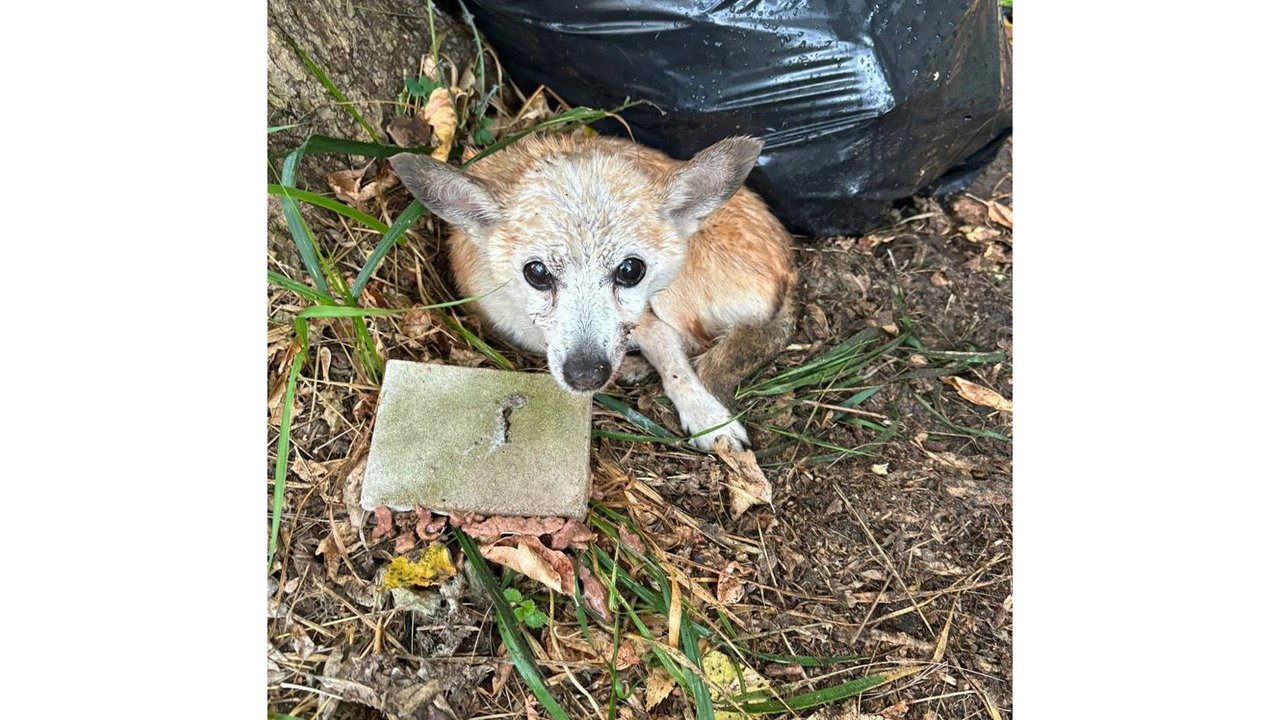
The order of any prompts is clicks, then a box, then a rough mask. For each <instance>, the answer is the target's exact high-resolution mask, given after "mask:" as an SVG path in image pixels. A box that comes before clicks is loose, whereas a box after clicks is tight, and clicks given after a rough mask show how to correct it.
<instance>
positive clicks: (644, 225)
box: [391, 135, 795, 449]
mask: <svg viewBox="0 0 1280 720" xmlns="http://www.w3.org/2000/svg"><path fill="white" fill-rule="evenodd" d="M761 147H762V143H761V142H760V141H759V140H755V139H752V138H729V139H727V140H723V141H721V142H719V143H717V144H715V145H713V146H711V147H710V148H707V149H706V150H704V151H702V152H701V153H699V154H698V155H697V156H695V157H694V158H693V159H692V160H690V161H688V162H685V163H681V162H678V161H675V160H672V159H671V158H669V157H667V156H666V155H664V154H662V153H660V152H658V151H656V150H652V149H650V148H646V147H642V146H640V145H636V144H635V143H631V142H627V141H625V140H619V139H614V138H604V137H584V136H574V135H544V136H540V137H534V136H530V137H526V138H524V139H523V140H521V141H519V142H517V143H515V144H513V145H511V146H510V147H508V148H506V149H504V150H502V151H501V152H498V153H495V154H493V155H491V156H489V157H486V158H483V159H481V160H479V161H477V162H476V163H475V164H474V165H472V166H471V167H470V168H469V169H468V170H467V171H466V172H465V173H463V172H462V171H459V170H458V169H456V168H453V167H451V166H448V165H446V164H444V163H440V162H437V161H435V160H432V159H431V158H429V157H426V156H422V155H413V154H407V153H406V154H401V155H397V156H395V157H394V158H392V159H391V163H392V165H393V166H394V167H395V170H396V173H397V174H398V175H399V176H400V179H401V181H402V182H403V183H404V185H405V186H406V187H407V188H408V189H409V191H410V192H412V193H413V195H414V196H415V197H417V198H418V199H419V200H421V201H422V203H423V204H424V205H426V206H427V207H428V208H430V209H431V211H432V212H434V213H435V214H437V215H439V216H440V217H442V218H443V219H445V220H447V221H448V222H449V223H450V224H451V225H452V226H453V233H452V234H451V236H450V238H449V252H450V260H451V261H452V266H453V273H454V277H455V279H456V282H457V284H458V286H459V290H461V291H462V292H463V293H464V294H465V295H468V296H476V297H478V298H479V300H477V301H476V302H473V303H470V304H469V305H468V307H471V308H473V309H475V310H476V311H478V312H479V313H480V315H481V316H482V318H483V319H484V320H485V321H487V323H488V324H489V325H490V326H491V327H492V328H494V329H495V330H497V331H498V332H499V333H500V334H501V335H502V336H503V337H505V338H507V339H508V340H510V341H512V342H514V343H515V344H517V345H519V346H521V347H523V348H526V349H528V350H532V351H537V352H545V353H546V355H547V362H548V365H549V367H550V370H551V374H552V376H553V377H555V378H556V380H557V382H559V383H560V384H561V386H563V387H564V388H565V389H566V390H568V391H570V392H592V391H594V390H597V389H599V387H601V386H603V385H604V384H607V383H608V382H609V381H612V380H614V379H617V378H618V377H619V375H620V374H622V373H623V372H624V370H625V371H626V373H625V374H626V375H628V376H635V375H637V374H640V373H639V372H638V371H640V370H643V369H645V368H643V367H642V366H638V364H639V359H638V358H634V357H629V356H627V355H626V353H627V351H628V350H635V349H638V350H639V351H640V352H641V353H642V354H643V356H644V358H645V359H646V360H647V361H648V363H649V364H652V366H653V367H654V368H655V369H656V370H657V371H658V373H659V375H660V376H661V378H662V383H663V386H664V390H665V391H666V394H667V396H668V397H669V398H671V401H672V402H673V403H674V404H675V407H676V410H677V411H678V412H679V414H680V419H681V422H682V424H683V425H684V427H685V429H686V430H687V431H689V432H690V433H693V434H697V433H700V432H702V431H705V430H708V429H710V428H716V427H717V426H720V427H719V428H718V429H715V430H712V431H711V432H708V433H706V434H704V435H701V436H699V437H696V438H695V439H694V443H695V444H696V445H698V446H699V447H701V448H703V449H709V448H710V447H712V444H713V443H714V441H715V439H716V438H718V437H725V438H727V439H728V440H729V442H730V445H731V446H734V447H741V446H742V445H744V444H747V443H748V438H747V433H746V430H745V429H744V428H743V427H742V425H741V424H740V423H738V422H736V421H733V422H730V418H731V417H732V413H730V412H729V411H728V410H727V409H726V408H725V406H724V404H722V400H723V401H729V400H731V399H732V394H733V392H734V389H735V388H736V387H737V384H738V382H739V381H741V380H742V379H743V378H744V377H745V376H746V375H747V374H748V373H750V372H752V371H753V370H755V369H756V368H757V367H759V366H760V365H761V364H763V363H764V362H766V361H767V360H768V359H769V358H770V357H772V356H773V355H774V354H776V353H777V352H778V351H779V350H781V349H782V348H783V347H785V346H786V343H787V342H788V340H789V338H790V336H791V330H792V327H793V324H794V322H793V320H794V318H793V316H794V302H793V299H792V293H793V290H794V286H795V271H794V269H793V267H792V259H791V236H790V234H789V233H787V231H786V230H785V229H784V228H783V227H782V225H781V224H780V223H779V222H778V221H777V219H775V218H774V217H773V215H771V214H770V213H769V210H768V208H767V207H766V206H765V205H764V203H763V202H762V201H761V200H760V198H758V197H757V196H756V195H755V194H754V193H752V192H750V191H749V190H746V189H745V188H742V187H741V184H742V181H743V180H744V179H745V178H746V176H747V173H748V172H750V170H751V168H752V167H753V166H754V165H755V161H756V158H757V157H758V156H759V153H760V149H761ZM627 258H636V259H639V260H641V261H643V263H644V264H645V267H646V270H645V274H644V277H643V278H642V279H641V280H640V282H639V283H638V284H637V285H635V286H634V287H625V286H624V284H620V283H619V282H617V281H616V278H615V275H614V273H615V269H617V268H618V266H619V264H620V263H622V262H623V261H624V260H625V259H627ZM532 262H540V263H543V265H544V267H545V268H546V269H547V270H548V271H549V272H550V274H551V275H552V276H553V277H554V284H553V286H552V287H551V288H550V289H549V290H538V289H537V288H535V287H534V286H533V284H531V282H529V281H526V277H525V274H524V273H525V268H526V265H528V264H529V263H532ZM698 355H700V357H698V358H697V361H696V365H697V370H696V372H695V370H694V364H691V362H690V359H689V358H690V357H691V356H698ZM567 363H568V364H570V366H571V368H581V367H583V366H584V363H586V366H588V367H593V368H595V369H596V372H595V373H594V375H593V376H592V378H591V379H590V380H585V381H584V380H583V379H582V378H583V375H582V374H581V373H578V374H577V375H575V374H574V373H573V372H569V373H568V376H567V375H566V364H567ZM606 374H607V377H606ZM571 383H572V384H571ZM717 396H718V397H719V399H717Z"/></svg>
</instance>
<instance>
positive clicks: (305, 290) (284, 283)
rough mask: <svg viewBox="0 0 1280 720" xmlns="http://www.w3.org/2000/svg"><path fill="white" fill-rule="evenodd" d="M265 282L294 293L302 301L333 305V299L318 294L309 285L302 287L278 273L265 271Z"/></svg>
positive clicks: (295, 281) (318, 292) (320, 293)
mask: <svg viewBox="0 0 1280 720" xmlns="http://www.w3.org/2000/svg"><path fill="white" fill-rule="evenodd" d="M267 282H269V283H271V284H272V285H277V286H279V287H282V288H284V289H285V290H288V291H290V292H292V293H294V294H295V295H298V296H299V297H301V298H303V299H304V300H310V301H312V302H317V303H321V304H324V305H332V304H333V299H332V298H330V297H329V296H328V295H325V294H324V293H322V292H320V291H319V290H316V289H315V288H313V287H311V286H310V285H303V284H302V283H300V282H298V281H297V280H294V279H293V278H291V277H288V276H285V275H281V274H280V273H278V272H275V271H274V270H268V271H267Z"/></svg>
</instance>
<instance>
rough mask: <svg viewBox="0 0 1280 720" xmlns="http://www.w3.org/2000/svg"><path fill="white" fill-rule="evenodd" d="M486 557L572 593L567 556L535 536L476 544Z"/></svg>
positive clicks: (570, 567)
mask: <svg viewBox="0 0 1280 720" xmlns="http://www.w3.org/2000/svg"><path fill="white" fill-rule="evenodd" d="M480 554H481V555H483V556H484V558H485V559H486V560H489V561H492V562H496V563H498V564H499V565H501V566H503V567H507V568H511V569H512V570H515V571H516V572H518V573H520V574H521V575H524V576H526V577H530V578H533V579H534V580H537V581H538V582H540V583H542V584H543V585H546V586H547V587H549V588H551V589H552V590H555V591H556V592H558V593H562V594H565V595H572V594H573V563H572V562H571V561H570V560H569V556H568V555H565V554H564V553H562V552H560V551H558V550H552V549H551V548H549V547H547V546H546V545H543V544H542V542H541V541H540V540H538V538H536V537H530V536H528V535H516V536H514V537H507V538H503V539H502V540H499V541H498V542H497V543H495V544H493V545H489V546H488V547H482V548H480Z"/></svg>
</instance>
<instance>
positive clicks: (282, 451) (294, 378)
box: [267, 321, 307, 572]
mask: <svg viewBox="0 0 1280 720" xmlns="http://www.w3.org/2000/svg"><path fill="white" fill-rule="evenodd" d="M297 328H298V337H297V338H295V339H294V342H296V343H298V344H299V345H300V347H299V348H298V352H297V353H296V354H295V355H294V356H293V362H292V363H290V365H289V378H288V380H286V381H285V386H284V398H283V399H282V400H281V402H283V403H284V405H283V406H282V407H281V408H280V438H279V439H278V440H277V441H276V473H275V475H276V476H275V477H274V478H273V479H272V480H273V485H274V487H273V488H272V492H271V539H270V540H268V541H267V572H270V571H271V563H273V562H275V559H276V545H277V543H278V542H279V540H280V516H281V515H282V514H283V512H284V484H285V477H286V474H287V473H288V472H289V427H290V425H291V424H292V423H293V397H294V394H295V392H296V391H297V389H298V374H299V373H300V372H302V365H303V363H305V362H306V360H307V329H306V323H305V321H298V322H297Z"/></svg>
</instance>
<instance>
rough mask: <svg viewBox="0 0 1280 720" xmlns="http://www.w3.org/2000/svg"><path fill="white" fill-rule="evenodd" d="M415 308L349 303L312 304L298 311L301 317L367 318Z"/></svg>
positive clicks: (399, 312)
mask: <svg viewBox="0 0 1280 720" xmlns="http://www.w3.org/2000/svg"><path fill="white" fill-rule="evenodd" d="M412 309H413V308H362V307H350V306H347V305H312V306H311V307H309V308H305V309H303V310H302V312H300V313H298V317H299V318H303V319H306V318H365V317H387V316H389V315H399V314H401V313H407V312H409V311H410V310H412Z"/></svg>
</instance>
